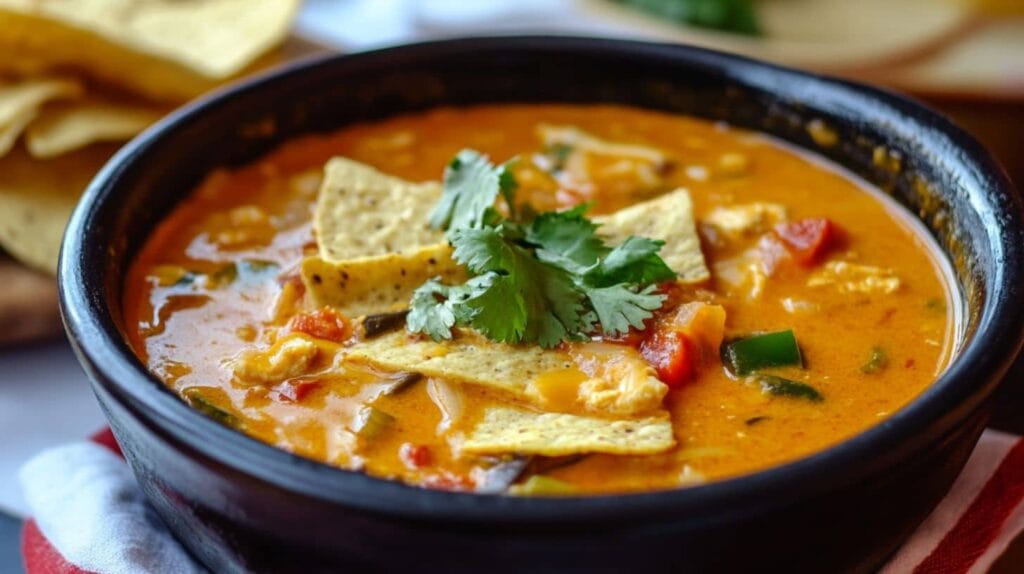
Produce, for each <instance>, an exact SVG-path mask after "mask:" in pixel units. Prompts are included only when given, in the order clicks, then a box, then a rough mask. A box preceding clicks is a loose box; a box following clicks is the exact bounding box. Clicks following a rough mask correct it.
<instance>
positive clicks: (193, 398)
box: [182, 387, 242, 429]
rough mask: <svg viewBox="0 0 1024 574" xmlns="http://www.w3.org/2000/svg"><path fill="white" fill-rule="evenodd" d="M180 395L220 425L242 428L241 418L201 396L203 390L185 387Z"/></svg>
mask: <svg viewBox="0 0 1024 574" xmlns="http://www.w3.org/2000/svg"><path fill="white" fill-rule="evenodd" d="M182 395H183V396H184V397H185V399H186V400H188V404H189V405H191V406H192V408H194V409H196V410H197V411H199V412H201V413H203V414H204V415H206V416H208V417H210V418H211V419H213V420H215V421H217V422H219V423H220V424H222V425H225V426H229V427H232V428H235V429H241V428H242V420H241V419H239V418H238V417H237V416H236V415H235V414H234V413H232V412H229V411H227V410H225V409H222V408H220V407H218V406H217V405H215V404H213V402H212V401H210V399H208V398H206V397H205V396H203V392H202V391H201V390H199V389H197V388H195V387H193V388H189V389H185V391H184V392H182Z"/></svg>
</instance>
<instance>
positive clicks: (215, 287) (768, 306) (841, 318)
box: [124, 105, 954, 493]
mask: <svg viewBox="0 0 1024 574" xmlns="http://www.w3.org/2000/svg"><path fill="white" fill-rule="evenodd" d="M542 123H547V124H559V125H571V126H575V127H578V128H579V129H582V130H585V131H586V132H589V133H591V134H595V135H597V136H599V137H601V138H603V139H605V140H608V141H615V142H625V143H628V144H635V145H643V146H650V147H653V148H656V149H658V150H661V151H662V152H664V153H665V154H667V155H668V156H670V157H671V158H672V159H673V164H672V168H671V169H670V170H668V171H666V172H664V173H659V174H657V177H656V178H655V179H656V181H651V178H649V177H648V178H644V177H639V178H638V177H637V175H636V172H634V171H631V170H620V169H619V167H617V166H616V165H615V162H608V164H607V165H603V164H602V165H598V166H596V167H595V168H594V169H595V170H597V172H598V173H599V176H595V178H594V180H593V182H591V183H592V185H585V186H568V187H570V189H566V187H567V186H565V185H562V184H563V183H564V182H557V181H555V182H552V181H547V180H544V181H540V179H542V178H539V176H538V175H537V173H536V170H534V171H532V172H529V173H527V172H528V171H529V170H523V171H520V172H518V175H519V177H520V183H521V185H522V188H523V193H524V194H525V196H526V197H528V198H529V199H530V200H531V202H532V203H533V204H534V205H536V206H537V207H538V208H539V209H553V208H558V207H566V206H569V205H572V204H575V203H578V202H580V201H592V202H594V205H595V207H594V211H595V213H608V212H612V211H614V210H617V209H620V208H622V207H625V206H627V205H630V204H632V203H635V202H637V201H641V200H644V199H648V198H651V197H654V196H656V195H658V194H660V193H664V192H665V191H667V190H670V189H674V188H675V187H678V186H682V187H685V188H687V189H688V190H689V191H690V194H691V196H692V198H693V201H694V205H695V213H696V217H697V220H698V223H699V229H700V231H701V234H702V238H703V252H704V256H705V258H706V260H707V263H708V267H709V268H710V269H711V271H712V277H713V278H712V281H711V283H710V284H709V285H707V286H706V287H705V288H704V290H703V291H704V292H703V293H702V294H701V295H700V296H701V297H705V298H710V299H712V300H713V301H714V302H715V303H717V304H720V305H722V306H723V307H724V308H725V309H726V313H727V319H726V338H727V339H728V338H730V337H735V336H743V335H749V334H751V333H758V332H770V331H779V330H785V329H792V330H793V332H794V333H795V335H796V337H797V339H798V341H799V344H800V349H801V351H802V353H803V357H804V360H805V363H806V368H805V369H795V368H782V369H777V370H775V371H773V373H774V374H778V375H781V376H785V377H790V378H793V379H795V380H799V381H803V382H806V383H807V384H810V385H812V386H813V387H814V388H816V389H817V390H818V391H820V393H821V394H822V395H823V396H824V400H822V401H820V402H812V401H805V400H798V399H794V398H793V397H785V396H773V395H769V394H766V393H764V392H763V391H762V390H761V389H760V388H758V387H757V386H756V385H751V384H749V383H747V382H745V381H743V380H737V379H736V378H735V377H731V376H729V374H727V373H726V372H725V370H723V368H722V367H721V365H714V366H710V367H707V368H705V369H703V370H701V372H700V374H699V376H697V377H696V378H695V379H694V380H693V381H691V382H689V383H687V384H685V385H683V386H682V387H681V388H678V389H674V390H671V391H670V392H669V393H668V396H667V398H666V401H665V402H666V405H667V407H668V409H669V411H670V413H671V417H672V422H673V427H674V434H675V437H676V440H677V442H678V444H677V446H676V447H675V448H673V449H671V450H669V451H667V452H665V453H661V454H656V455H644V456H617V455H609V454H590V455H587V456H586V457H584V458H582V459H580V460H572V461H561V462H564V463H566V464H562V465H561V466H557V467H556V466H555V465H552V468H549V469H545V471H544V474H545V475H546V476H550V477H553V478H557V479H559V480H562V481H565V482H567V483H570V484H571V485H573V486H574V487H575V488H576V489H578V490H579V491H580V492H585V493H599V492H626V491H642V490H651V489H663V488H674V487H678V486H686V485H690V484H699V483H701V482H704V481H709V480H717V479H722V478H726V477H732V476H736V475H739V474H744V473H749V472H753V471H757V470H760V469H764V468H767V467H771V466H774V465H778V464H781V463H784V462H787V461H791V460H793V459H796V458H799V457H802V456H806V455H809V454H812V453H814V452H817V451H819V450H821V449H824V448H826V447H828V446H830V445H833V444H835V443H837V442H839V441H842V440H843V439H846V438H849V437H851V436H853V435H854V434H856V433H858V432H861V431H863V430H865V429H867V428H869V427H871V426H873V425H875V424H878V423H879V422H880V421H883V420H885V419H886V418H887V417H888V416H890V415H891V414H893V413H894V412H896V411H897V410H899V409H900V408H901V407H903V406H905V405H906V404H907V403H909V402H910V401H912V400H913V399H914V397H916V396H917V395H918V394H919V393H921V392H922V391H923V390H924V389H926V388H927V387H928V386H929V385H930V384H931V383H932V381H933V380H934V379H935V378H936V376H937V375H938V374H939V373H940V372H941V371H942V369H944V368H945V366H946V364H947V362H948V360H949V357H950V355H951V349H952V346H953V344H954V317H953V313H952V309H953V307H954V306H953V304H952V303H951V301H952V297H953V294H952V293H951V291H950V288H949V287H948V286H947V282H946V280H945V278H944V276H943V271H942V266H941V265H940V264H939V263H938V260H937V259H936V256H935V255H934V253H935V252H936V248H935V247H934V246H933V245H931V244H930V242H929V240H927V239H926V238H925V237H924V236H923V235H922V234H921V232H919V231H917V230H916V229H915V227H914V226H913V225H911V224H910V222H909V220H908V219H907V216H906V215H905V214H904V213H903V212H902V211H900V210H899V209H897V208H896V207H895V205H894V204H893V203H892V202H890V201H888V200H887V199H883V198H882V197H881V195H880V194H879V193H878V192H875V191H872V190H868V189H866V188H864V187H863V186H862V184H861V183H859V182H858V181H856V180H854V179H853V178H851V177H849V176H848V175H846V174H844V173H842V172H840V171H838V170H834V169H830V168H828V167H827V166H826V165H825V164H823V163H821V162H820V161H817V160H814V159H812V158H809V157H805V156H803V155H800V154H797V153H795V152H794V151H793V150H791V149H789V148H787V147H786V146H783V145H780V144H779V143H777V142H774V141H773V140H771V139H770V138H767V137H765V136H762V135H759V134H756V133H750V132H746V131H743V130H738V129H734V128H730V127H728V126H725V125H721V124H714V123H710V122H707V121H703V120H699V119H694V118H688V117H681V116H674V115H668V114H665V113H659V112H653V111H645V110H639V109H633V108H627V107H620V106H610V105H595V106H569V105H496V106H482V107H473V108H460V109H437V110H433V111H429V112H426V113H421V114H415V115H406V116H400V117H395V118H392V119H387V120H384V121H379V122H373V123H366V124H360V125H355V126H351V127H347V128H345V129H342V130H340V131H338V132H335V133H333V134H329V135H316V136H307V137H303V138H299V139H297V140H294V141H291V142H289V143H287V144H285V145H283V146H282V147H281V148H279V149H278V150H276V151H274V152H272V153H270V154H269V155H267V156H266V157H264V158H262V159H260V160H258V161H256V162H254V163H252V164H250V165H247V166H244V167H241V168H237V169H222V170H218V171H216V172H214V173H212V174H210V175H209V177H208V178H207V179H206V180H205V181H204V182H203V183H202V184H201V185H200V186H199V187H198V189H197V190H195V191H194V192H192V193H191V195H190V196H189V197H188V198H187V199H186V200H184V201H183V202H182V203H181V204H180V205H179V207H178V208H177V209H176V210H175V211H174V212H173V213H171V214H169V216H168V217H167V219H166V220H165V221H164V222H163V223H162V224H161V225H160V227H159V228H158V229H157V231H156V232H155V233H154V234H153V236H152V237H151V238H150V240H149V241H148V243H147V244H146V245H145V247H144V249H143V250H142V252H141V254H140V255H139V257H138V258H137V260H136V261H135V263H134V264H133V267H132V269H131V271H130V273H129V276H128V277H127V279H126V281H127V289H126V293H127V296H126V300H125V303H124V310H125V315H126V318H127V321H126V324H128V325H130V326H133V329H132V330H131V331H130V332H129V334H128V335H129V338H130V341H131V344H132V345H133V347H134V349H135V350H136V352H137V353H138V355H139V356H140V357H141V358H142V360H143V361H144V362H145V363H146V364H147V365H148V366H149V368H150V369H151V370H152V371H153V372H154V373H155V374H156V375H157V376H158V377H160V378H161V379H162V380H164V381H165V382H166V383H167V385H169V386H170V387H171V388H172V389H174V390H176V391H178V392H180V393H183V394H185V395H186V396H189V397H190V398H192V399H193V400H192V403H193V405H196V404H197V403H196V400H199V401H200V405H199V408H200V409H201V410H203V405H207V406H210V407H212V409H213V410H212V411H211V410H209V409H207V413H208V414H210V412H213V413H214V415H215V416H219V417H222V418H223V417H224V416H227V417H228V418H229V419H230V420H228V421H227V422H229V423H232V424H238V425H239V426H241V427H242V428H243V429H244V431H245V432H247V433H248V434H250V435H252V436H254V437H256V438H258V439H260V440H262V441H265V442H267V443H269V444H271V445H274V446H277V447H279V448H282V449H285V450H288V451H291V452H295V453H297V454H300V455H303V456H306V457H310V458H313V459H316V460H319V461H324V462H326V463H329V464H334V465H338V466H341V467H345V468H357V469H363V470H365V471H366V472H368V473H370V474H373V475H376V476H382V477H389V478H398V479H401V480H404V481H406V482H409V483H412V484H420V485H424V486H428V487H436V488H454V489H472V488H473V487H474V485H477V484H479V482H480V480H481V475H482V473H483V472H484V467H483V466H482V463H481V461H480V460H479V459H478V458H474V457H467V456H458V454H457V449H453V448H452V442H451V440H452V436H453V433H454V435H458V433H459V432H462V431H463V430H465V429H466V428H469V427H468V426H467V425H470V424H472V423H473V422H475V419H474V417H473V414H472V413H475V412H478V411H479V410H480V408H481V406H482V405H487V404H490V402H492V401H493V400H494V397H492V396H489V395H488V393H487V392H486V391H484V390H481V389H475V388H469V387H466V388H464V389H462V390H461V400H462V402H463V407H462V408H463V409H464V411H465V412H466V413H469V414H467V415H466V416H465V417H462V419H460V420H458V421H454V422H453V423H452V425H453V426H452V428H450V429H447V430H446V431H445V433H439V432H438V427H439V425H442V424H443V422H444V421H443V418H444V417H443V413H442V410H441V409H439V408H438V407H437V406H436V405H437V404H438V402H437V401H438V399H437V397H436V396H434V397H432V396H431V394H432V393H433V394H434V395H436V394H437V392H438V391H437V388H436V385H435V386H433V387H432V386H430V385H426V384H417V385H414V386H412V387H411V388H410V389H409V390H407V391H405V392H402V393H400V394H395V395H386V394H384V393H383V391H382V389H383V388H384V387H385V386H386V384H387V382H388V379H387V374H386V373H380V372H376V371H374V370H372V369H366V370H364V371H357V370H352V369H346V370H344V372H341V373H339V372H334V373H333V374H331V373H332V371H331V368H330V367H331V362H332V360H333V359H332V357H334V356H335V355H334V354H337V353H342V352H343V346H340V345H335V346H331V345H326V344H325V345H324V349H326V350H327V352H326V353H325V358H321V359H318V360H320V361H322V362H323V363H324V364H323V365H321V367H322V368H321V372H323V373H328V374H325V375H324V376H319V377H317V378H316V380H315V381H313V380H310V379H308V378H306V379H303V380H301V381H290V382H289V381H281V384H274V385H253V384H251V383H244V382H241V381H239V380H237V378H236V377H234V376H233V374H232V371H231V369H230V368H228V367H227V366H226V365H227V364H228V361H230V359H231V358H232V357H236V356H237V355H238V354H239V353H242V352H244V351H246V350H247V349H252V348H253V347H254V346H255V347H259V346H261V345H262V346H266V345H267V344H269V343H270V342H272V341H273V340H275V339H276V337H277V336H278V334H279V333H280V332H281V330H282V329H283V328H284V325H285V324H286V323H287V322H288V320H289V318H290V316H291V315H292V314H294V310H295V309H296V305H297V303H296V301H295V300H294V299H295V298H296V297H298V296H299V295H301V293H296V291H301V288H300V287H297V285H299V284H298V283H297V282H296V281H295V277H296V269H297V267H298V265H299V263H300V261H301V259H302V258H303V256H304V255H306V254H309V253H312V252H315V250H316V244H315V241H314V237H313V232H312V227H311V213H312V209H313V205H314V202H315V200H316V194H317V189H318V187H319V184H320V179H321V169H322V166H323V165H324V163H325V162H326V161H327V160H328V159H330V158H331V157H333V156H346V157H349V158H352V159H354V160H357V161H360V162H364V163H367V164H370V165H372V166H374V167H376V168H378V169H379V170H381V171H382V172H385V173H388V174H392V175H396V176H399V177H402V178H405V179H408V180H411V181H427V180H438V179H440V175H441V173H442V171H443V170H444V167H445V165H446V164H447V163H448V162H449V161H450V159H451V158H452V157H453V156H454V155H455V154H456V153H457V152H458V151H459V150H460V149H463V148H473V149H477V150H480V151H482V152H484V153H486V154H488V155H490V156H491V158H493V159H494V160H495V161H498V162H501V161H505V160H506V159H509V158H511V157H513V156H518V157H519V158H520V162H529V161H531V158H532V157H534V154H537V153H540V152H541V151H542V146H541V143H540V141H539V140H538V136H537V133H536V130H537V126H538V125H539V124H542ZM190 191H192V190H182V193H189V192H190ZM753 203H772V204H780V205H782V206H784V207H785V209H786V211H787V217H788V219H789V220H790V221H795V220H800V219H804V218H828V219H829V220H830V221H831V222H833V223H834V224H835V225H836V226H837V227H838V228H839V229H840V230H841V240H840V242H839V243H838V244H837V245H836V247H835V248H833V249H832V250H831V251H829V252H828V254H827V255H826V256H825V257H824V259H823V261H822V262H820V263H819V264H818V265H817V266H815V267H814V268H805V267H801V266H780V267H779V268H778V269H776V270H775V271H774V273H772V274H771V276H769V277H761V278H757V277H753V276H751V275H750V273H749V266H750V264H751V261H750V257H751V256H750V253H751V250H756V248H757V245H758V240H759V239H758V238H759V235H756V234H755V235H754V236H751V237H745V238H741V239H735V240H733V239H728V238H724V237H723V234H722V233H721V231H720V230H719V231H716V228H715V227H714V226H711V225H709V223H708V218H709V217H711V214H712V213H713V212H714V210H715V209H716V208H723V207H735V206H738V205H749V204H753ZM426 215H427V214H424V217H426ZM242 260H246V261H255V262H259V265H247V266H245V267H242V268H238V267H230V269H231V270H233V271H230V272H225V271H224V270H225V269H228V267H225V266H230V265H233V264H235V263H236V262H238V261H242ZM835 261H843V262H846V263H851V264H855V265H865V266H870V267H871V268H877V269H883V270H887V271H891V275H892V276H894V277H896V278H897V279H898V284H899V286H898V289H894V290H892V292H882V291H872V290H870V289H867V288H865V290H862V291H857V290H853V291H851V290H845V291H844V290H843V289H840V288H838V287H836V285H833V284H826V285H824V286H821V285H819V286H809V285H808V282H809V280H810V277H811V276H812V275H813V274H814V273H817V272H821V270H822V269H824V268H825V267H826V266H827V265H828V264H829V263H830V262H835ZM269 264H273V265H269ZM180 269H184V270H187V271H188V273H189V274H204V275H203V276H204V277H206V278H207V279H206V280H205V283H202V284H194V285H192V286H191V287H190V288H189V289H188V290H183V289H182V288H181V285H182V283H181V281H183V279H182V277H183V276H182V275H181V273H180V271H175V270H180ZM176 274H177V275H176ZM221 275H223V277H221ZM190 276H191V275H190ZM217 277H219V279H211V278H217ZM879 349H881V350H882V351H881V352H883V353H884V355H883V358H884V360H882V361H878V360H876V361H875V363H876V364H875V367H874V368H873V367H869V366H867V365H869V363H871V360H872V353H875V352H876V350H879ZM876 359H877V357H876ZM883 363H884V364H883ZM305 383H310V384H305ZM196 397H199V399H197V398H196ZM368 403H373V404H374V405H375V406H377V407H379V408H381V409H382V410H385V411H386V412H387V413H390V414H391V415H392V416H393V417H394V418H395V421H396V424H395V426H394V428H392V429H390V430H389V431H388V432H387V433H385V434H384V435H382V436H380V437H379V438H378V439H376V440H374V441H372V442H370V443H369V444H363V443H360V442H359V441H357V440H356V439H355V438H354V436H353V433H352V432H351V428H352V424H353V420H354V418H355V417H356V416H357V413H358V412H359V409H360V408H361V407H363V406H364V405H365V404H368ZM225 413H226V415H225ZM404 445H409V446H404ZM413 449H417V450H416V452H417V453H419V454H422V453H429V456H427V455H423V456H422V457H421V459H422V460H417V461H415V463H414V464H413V463H410V456H412V457H413V458H415V456H417V455H410V453H411V452H412V450H413ZM570 462H571V464H568V463H570ZM420 463H424V464H420Z"/></svg>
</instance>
